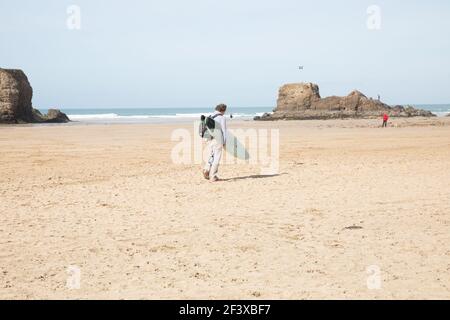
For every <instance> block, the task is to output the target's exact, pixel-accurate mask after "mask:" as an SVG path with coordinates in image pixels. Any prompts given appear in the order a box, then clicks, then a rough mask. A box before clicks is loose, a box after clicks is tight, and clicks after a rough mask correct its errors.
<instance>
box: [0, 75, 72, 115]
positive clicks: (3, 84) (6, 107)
mask: <svg viewBox="0 0 450 320" xmlns="http://www.w3.org/2000/svg"><path fill="white" fill-rule="evenodd" d="M32 97H33V89H32V88H31V85H30V83H29V82H28V78H27V76H26V75H25V73H24V72H23V71H22V70H7V69H1V68H0V123H29V122H38V123H46V122H68V121H70V120H69V118H68V117H67V115H65V114H64V113H62V112H60V111H59V110H49V112H48V114H47V115H42V114H41V113H40V112H39V111H38V110H36V109H33V105H32V103H31V99H32Z"/></svg>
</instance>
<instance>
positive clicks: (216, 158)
mask: <svg viewBox="0 0 450 320" xmlns="http://www.w3.org/2000/svg"><path fill="white" fill-rule="evenodd" d="M222 150H223V146H222V144H221V143H216V144H215V145H214V146H213V153H214V154H213V162H212V164H211V170H210V171H209V179H211V181H213V180H216V179H217V173H218V171H219V164H220V160H221V159H222Z"/></svg>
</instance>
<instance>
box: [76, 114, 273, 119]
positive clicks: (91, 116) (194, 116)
mask: <svg viewBox="0 0 450 320" xmlns="http://www.w3.org/2000/svg"><path fill="white" fill-rule="evenodd" d="M263 114H264V113H263V112H257V113H254V114H247V113H234V114H233V118H253V117H255V116H261V115H263ZM202 115H206V116H208V113H177V114H174V115H173V114H159V115H158V114H157V115H119V114H117V113H99V114H69V115H68V117H69V119H71V120H73V121H89V120H91V121H95V120H145V119H152V118H156V119H200V117H201V116H202ZM227 117H230V115H227Z"/></svg>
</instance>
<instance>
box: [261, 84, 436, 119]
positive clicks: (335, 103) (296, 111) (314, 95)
mask: <svg viewBox="0 0 450 320" xmlns="http://www.w3.org/2000/svg"><path fill="white" fill-rule="evenodd" d="M383 113H387V114H388V115H390V116H391V117H434V116H435V115H434V114H433V113H431V112H430V111H426V110H420V109H416V108H413V107H411V106H406V107H405V106H388V105H387V104H385V103H383V102H381V101H379V100H375V99H371V98H367V97H366V96H365V95H364V94H362V93H361V92H359V91H357V90H355V91H352V92H351V93H350V94H349V95H348V96H346V97H337V96H331V97H326V98H321V96H320V93H319V86H318V85H317V84H314V83H294V84H287V85H284V86H282V87H281V88H280V90H279V96H278V102H277V108H276V109H275V110H274V113H272V114H269V113H266V114H264V115H263V116H262V117H255V120H260V121H264V120H265V121H270V120H317V119H319V120H320V119H344V118H377V117H380V115H381V114H383Z"/></svg>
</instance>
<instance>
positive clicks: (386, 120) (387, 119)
mask: <svg viewBox="0 0 450 320" xmlns="http://www.w3.org/2000/svg"><path fill="white" fill-rule="evenodd" d="M388 121H389V116H388V115H387V113H385V114H384V115H383V128H387V124H388Z"/></svg>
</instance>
